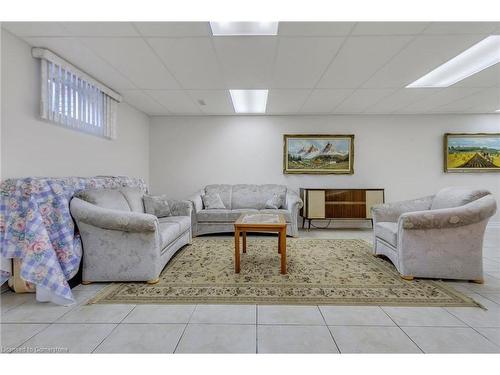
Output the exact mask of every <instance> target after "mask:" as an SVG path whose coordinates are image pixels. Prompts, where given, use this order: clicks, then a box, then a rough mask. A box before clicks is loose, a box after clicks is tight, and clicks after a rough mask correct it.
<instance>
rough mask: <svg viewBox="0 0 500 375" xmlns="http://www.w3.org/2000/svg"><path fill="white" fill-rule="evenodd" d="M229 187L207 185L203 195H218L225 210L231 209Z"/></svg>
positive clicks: (230, 187) (230, 188)
mask: <svg viewBox="0 0 500 375" xmlns="http://www.w3.org/2000/svg"><path fill="white" fill-rule="evenodd" d="M231 191H232V186H231V185H207V186H206V187H205V194H219V196H220V199H221V200H222V203H224V207H226V209H228V210H230V209H231Z"/></svg>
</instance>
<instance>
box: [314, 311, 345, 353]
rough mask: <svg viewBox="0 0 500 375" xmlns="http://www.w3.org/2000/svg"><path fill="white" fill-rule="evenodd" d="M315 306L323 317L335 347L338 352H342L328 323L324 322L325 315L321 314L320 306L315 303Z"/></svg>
mask: <svg viewBox="0 0 500 375" xmlns="http://www.w3.org/2000/svg"><path fill="white" fill-rule="evenodd" d="M316 308H317V309H318V310H319V313H320V315H321V317H322V318H323V321H324V322H325V326H326V329H327V330H328V332H329V333H330V337H331V338H332V340H333V343H334V344H335V347H336V348H337V350H338V351H339V354H342V351H341V350H340V347H339V346H338V344H337V341H335V337H334V336H333V332H332V330H331V329H330V326H329V325H328V323H327V322H326V319H325V316H324V315H323V312H322V311H321V308H320V307H319V305H316Z"/></svg>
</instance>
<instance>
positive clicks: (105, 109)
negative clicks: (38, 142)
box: [32, 48, 121, 139]
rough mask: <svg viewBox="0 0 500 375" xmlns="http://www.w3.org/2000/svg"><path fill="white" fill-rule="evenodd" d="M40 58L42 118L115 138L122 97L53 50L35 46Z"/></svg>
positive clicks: (34, 54)
mask: <svg viewBox="0 0 500 375" xmlns="http://www.w3.org/2000/svg"><path fill="white" fill-rule="evenodd" d="M32 54H33V57H37V58H40V59H41V60H40V66H41V101H40V115H41V117H42V119H44V120H47V121H50V122H53V123H55V124H58V125H61V126H64V127H66V128H70V129H73V130H78V131H82V132H85V133H89V134H93V135H97V136H100V137H103V138H108V139H116V111H117V105H118V103H119V102H120V101H121V96H120V95H119V94H117V93H116V92H114V91H113V90H111V89H110V88H108V87H106V86H104V85H103V84H101V83H100V82H98V81H96V80H94V79H93V78H91V77H90V76H88V75H87V74H86V73H84V72H82V71H80V70H79V69H78V68H76V67H74V66H72V65H71V64H70V63H68V62H66V61H65V60H63V59H62V58H60V57H59V56H57V55H55V54H54V53H52V52H51V51H49V50H47V49H43V48H33V50H32Z"/></svg>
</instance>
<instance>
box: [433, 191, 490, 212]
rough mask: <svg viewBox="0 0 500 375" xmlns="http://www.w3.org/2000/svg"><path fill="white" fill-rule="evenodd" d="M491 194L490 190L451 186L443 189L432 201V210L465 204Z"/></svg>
mask: <svg viewBox="0 0 500 375" xmlns="http://www.w3.org/2000/svg"><path fill="white" fill-rule="evenodd" d="M488 194H491V193H490V192H489V191H488V190H483V189H470V188H463V187H449V188H444V189H441V190H440V191H439V192H438V193H437V194H436V195H435V197H434V200H433V201H432V205H431V210H438V209H441V208H451V207H459V206H463V205H465V204H467V203H470V202H473V201H475V200H477V199H479V198H482V197H484V196H486V195H488Z"/></svg>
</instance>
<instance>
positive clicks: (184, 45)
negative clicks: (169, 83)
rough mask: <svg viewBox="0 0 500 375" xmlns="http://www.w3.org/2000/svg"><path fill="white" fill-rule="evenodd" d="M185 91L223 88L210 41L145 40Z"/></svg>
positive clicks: (190, 39) (179, 39) (206, 39)
mask: <svg viewBox="0 0 500 375" xmlns="http://www.w3.org/2000/svg"><path fill="white" fill-rule="evenodd" d="M147 41H148V43H149V44H150V45H151V47H153V49H154V50H155V51H156V52H157V54H158V55H159V56H160V57H161V59H162V60H163V62H164V63H165V65H167V67H168V69H169V71H170V72H171V73H172V74H173V75H174V76H175V78H177V80H178V81H179V82H180V84H181V85H182V87H183V88H185V89H222V88H226V85H225V83H224V78H223V76H222V73H221V69H220V66H219V63H218V62H217V56H216V55H215V51H214V48H213V46H212V42H211V40H210V38H148V39H147Z"/></svg>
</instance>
